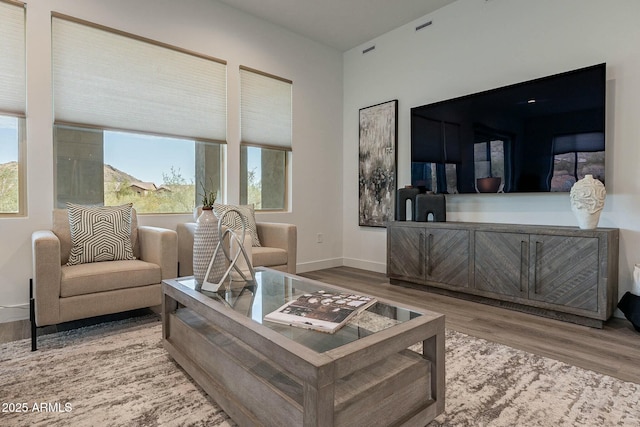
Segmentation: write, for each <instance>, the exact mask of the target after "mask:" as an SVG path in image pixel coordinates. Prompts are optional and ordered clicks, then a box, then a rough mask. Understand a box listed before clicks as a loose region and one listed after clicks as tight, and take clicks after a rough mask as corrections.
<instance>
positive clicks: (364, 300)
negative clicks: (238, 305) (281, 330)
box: [264, 290, 376, 333]
mask: <svg viewBox="0 0 640 427" xmlns="http://www.w3.org/2000/svg"><path fill="white" fill-rule="evenodd" d="M375 302H376V299H375V298H372V297H370V296H365V295H356V294H350V293H348V292H334V291H323V290H319V291H314V292H307V293H305V294H304V295H301V296H299V297H298V298H297V299H295V300H293V301H290V302H288V303H286V304H285V305H283V306H282V307H280V308H279V309H277V310H275V311H273V312H271V313H269V314H267V315H266V316H265V317H264V318H265V320H269V321H271V322H275V323H282V324H285V325H291V326H297V327H300V328H306V329H314V330H317V331H322V332H328V333H334V332H335V331H337V330H338V329H339V328H340V327H341V326H343V325H344V324H345V323H347V322H348V321H349V319H351V318H352V317H353V316H355V315H356V314H358V313H360V312H361V311H363V310H365V309H366V308H368V307H370V306H371V305H373V304H374V303H375Z"/></svg>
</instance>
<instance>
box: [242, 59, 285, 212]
mask: <svg viewBox="0 0 640 427" xmlns="http://www.w3.org/2000/svg"><path fill="white" fill-rule="evenodd" d="M291 90H292V82H291V81H290V80H286V79H282V78H280V77H276V76H272V75H269V74H265V73H263V72H260V71H256V70H252V69H250V68H246V67H241V68H240V132H241V153H240V154H241V155H240V169H241V171H240V173H241V176H240V202H241V203H243V204H253V205H254V207H255V208H256V209H258V210H285V209H286V208H287V200H288V199H287V192H288V190H287V180H288V174H287V170H288V168H289V164H290V159H291V139H292V138H291V126H292V110H291V103H292V102H291Z"/></svg>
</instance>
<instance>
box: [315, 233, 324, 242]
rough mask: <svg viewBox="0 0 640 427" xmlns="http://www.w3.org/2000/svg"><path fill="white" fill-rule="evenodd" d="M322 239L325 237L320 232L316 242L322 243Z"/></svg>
mask: <svg viewBox="0 0 640 427" xmlns="http://www.w3.org/2000/svg"><path fill="white" fill-rule="evenodd" d="M322 239H323V236H322V233H318V235H317V236H316V242H318V243H322Z"/></svg>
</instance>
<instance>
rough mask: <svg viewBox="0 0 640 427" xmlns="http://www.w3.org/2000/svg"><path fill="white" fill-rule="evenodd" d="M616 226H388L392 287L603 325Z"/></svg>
mask: <svg viewBox="0 0 640 427" xmlns="http://www.w3.org/2000/svg"><path fill="white" fill-rule="evenodd" d="M618 240H619V230H618V229H616V228H597V229H593V230H582V229H579V228H576V227H562V226H539V225H519V224H487V223H470V222H413V221H394V222H389V223H388V224H387V275H388V276H389V278H390V282H391V283H392V284H395V285H405V286H412V287H420V288H422V289H424V290H428V291H431V292H438V293H442V294H446V295H451V296H456V297H461V298H466V299H471V300H473V301H478V302H483V303H488V304H494V305H499V306H502V307H507V308H511V309H516V310H520V311H525V312H529V313H533V314H538V315H542V316H547V317H552V318H555V319H559V320H564V321H569V322H574V323H578V324H582V325H587V326H592V327H597V328H602V326H603V322H604V321H606V320H607V319H609V317H611V315H612V314H613V312H614V310H615V307H616V302H617V297H618Z"/></svg>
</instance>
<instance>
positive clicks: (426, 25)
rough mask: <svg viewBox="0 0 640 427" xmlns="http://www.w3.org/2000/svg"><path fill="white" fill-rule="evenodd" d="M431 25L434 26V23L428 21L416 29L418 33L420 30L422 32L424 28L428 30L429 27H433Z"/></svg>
mask: <svg viewBox="0 0 640 427" xmlns="http://www.w3.org/2000/svg"><path fill="white" fill-rule="evenodd" d="M431 24H433V21H427V22H425V23H424V24H421V25H418V26H417V27H416V31H420V30H422V29H423V28H426V27H428V26H429V25H431Z"/></svg>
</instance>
